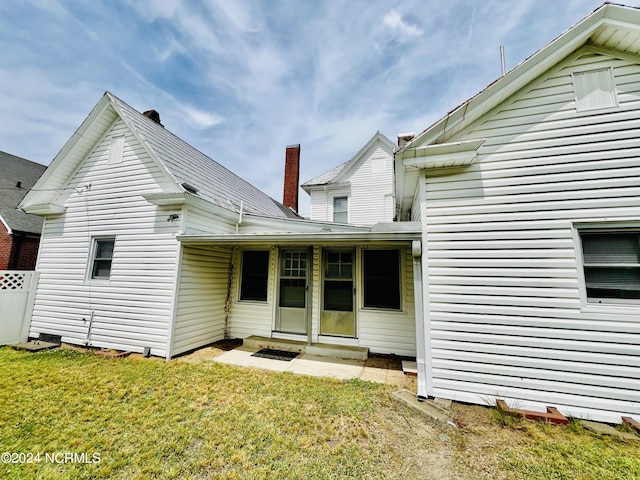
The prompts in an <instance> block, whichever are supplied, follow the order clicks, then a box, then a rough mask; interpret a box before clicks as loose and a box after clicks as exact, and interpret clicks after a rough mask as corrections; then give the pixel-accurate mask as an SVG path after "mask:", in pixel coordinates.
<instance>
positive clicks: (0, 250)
mask: <svg viewBox="0 0 640 480" xmlns="http://www.w3.org/2000/svg"><path fill="white" fill-rule="evenodd" d="M46 168H47V167H46V166H44V165H40V164H39V163H35V162H32V161H30V160H27V159H25V158H20V157H16V156H15V155H11V154H9V153H5V152H0V191H1V192H0V270H33V269H35V266H36V257H37V256H38V244H39V243H40V232H41V231H42V222H43V220H42V217H39V216H37V215H31V214H28V213H24V212H23V211H22V210H19V209H18V208H17V206H18V204H19V203H20V201H21V200H22V198H23V197H24V196H25V194H26V193H27V192H28V191H29V189H30V188H31V187H33V185H34V184H35V183H36V181H37V180H38V179H39V178H40V176H41V175H42V173H43V172H44V171H45V169H46Z"/></svg>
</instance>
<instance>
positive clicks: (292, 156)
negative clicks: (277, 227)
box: [282, 144, 300, 213]
mask: <svg viewBox="0 0 640 480" xmlns="http://www.w3.org/2000/svg"><path fill="white" fill-rule="evenodd" d="M299 182H300V144H298V145H289V146H287V153H286V155H285V160H284V195H283V199H282V203H283V205H284V206H285V207H289V208H291V209H292V210H293V211H294V212H296V213H298V183H299Z"/></svg>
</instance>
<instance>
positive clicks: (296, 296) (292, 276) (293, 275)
mask: <svg viewBox="0 0 640 480" xmlns="http://www.w3.org/2000/svg"><path fill="white" fill-rule="evenodd" d="M306 288H307V252H299V251H286V250H285V251H283V252H282V254H281V260H280V306H281V307H295V308H304V307H305V299H306Z"/></svg>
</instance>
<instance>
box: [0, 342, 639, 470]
mask: <svg viewBox="0 0 640 480" xmlns="http://www.w3.org/2000/svg"><path fill="white" fill-rule="evenodd" d="M391 390H392V387H389V386H385V385H378V384H374V383H369V382H363V381H358V380H356V381H346V382H341V381H335V380H330V379H320V378H313V377H306V376H297V375H293V374H288V373H284V374H283V373H273V372H266V371H258V370H251V369H241V368H236V367H231V366H227V365H221V364H217V363H211V362H202V363H188V362H179V361H172V362H165V361H163V360H159V359H142V358H140V357H130V358H126V359H119V360H113V359H105V358H97V357H95V356H94V355H92V354H91V353H80V352H77V351H74V350H57V351H48V352H42V353H35V354H30V353H24V352H17V351H14V350H12V349H10V348H0V453H2V452H19V453H25V454H27V453H30V454H33V455H35V454H37V453H40V454H41V457H40V462H39V463H36V462H33V463H4V462H0V477H1V478H10V479H11V478H43V479H58V478H59V479H66V478H69V479H80V478H92V479H93V478H123V479H125V478H126V479H131V478H139V479H148V478H163V479H164V478H247V479H249V478H251V479H260V478H285V479H286V478H305V479H331V478H375V479H378V478H438V479H447V478H473V479H477V478H516V479H518V478H523V479H525V478H541V479H542V478H558V479H590V478H593V479H598V480H604V479H608V478H611V479H614V478H615V479H625V478H628V479H631V478H640V445H639V444H640V442H635V443H624V442H621V441H618V440H613V439H607V438H600V437H599V436H595V435H593V434H589V433H587V432H585V431H582V430H581V429H580V428H579V427H574V428H557V427H550V426H547V425H541V424H535V423H526V424H519V425H516V426H515V428H514V427H509V428H505V427H503V426H502V425H500V423H499V422H498V421H497V420H496V419H495V418H494V417H493V416H492V415H491V413H490V410H489V409H487V408H482V407H474V406H465V405H454V408H453V411H452V414H453V418H454V419H456V420H457V422H458V423H459V424H460V427H461V428H458V429H454V428H450V427H447V426H443V425H437V424H435V423H433V422H431V421H430V420H428V419H425V418H423V417H422V416H420V415H419V414H417V413H414V412H413V411H412V410H409V409H408V408H406V407H404V406H402V405H400V404H399V403H397V402H396V401H395V400H393V399H392V398H391V397H390V395H389V394H390V392H391ZM465 422H466V424H465ZM64 452H70V453H71V454H76V457H75V459H73V458H65V457H64ZM45 453H48V454H49V455H51V454H57V456H55V457H54V458H53V460H54V461H51V460H52V458H48V459H46V458H45V457H44V455H45ZM80 454H85V455H84V456H81V455H80ZM94 454H96V455H97V456H98V457H99V462H97V461H96V460H97V459H98V457H96V456H94ZM32 460H36V458H35V457H34V458H32ZM74 460H75V461H74ZM77 460H82V461H83V462H86V463H79V462H77Z"/></svg>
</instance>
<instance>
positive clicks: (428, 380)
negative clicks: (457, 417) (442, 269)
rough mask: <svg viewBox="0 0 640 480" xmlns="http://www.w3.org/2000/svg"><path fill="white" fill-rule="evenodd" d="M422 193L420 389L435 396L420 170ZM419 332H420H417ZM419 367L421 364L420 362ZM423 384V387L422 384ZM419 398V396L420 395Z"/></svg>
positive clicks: (422, 181) (422, 173)
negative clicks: (422, 343)
mask: <svg viewBox="0 0 640 480" xmlns="http://www.w3.org/2000/svg"><path fill="white" fill-rule="evenodd" d="M418 188H419V189H420V190H419V195H420V223H421V230H422V261H421V263H422V278H421V280H422V290H421V295H422V322H421V324H422V332H421V333H422V337H421V338H422V340H423V342H424V366H423V369H424V370H423V374H422V378H421V377H420V372H419V371H418V391H419V392H420V391H422V392H424V393H423V394H424V395H425V397H427V398H429V397H431V398H433V397H434V396H435V395H434V391H433V357H432V354H431V306H430V299H429V240H428V236H427V227H428V219H427V176H426V173H425V171H424V170H421V171H420V180H419V184H418ZM416 334H418V332H416ZM418 368H420V365H419V364H418ZM421 384H422V385H423V386H422V387H421V386H420V385H421ZM418 398H419V397H418Z"/></svg>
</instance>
